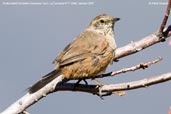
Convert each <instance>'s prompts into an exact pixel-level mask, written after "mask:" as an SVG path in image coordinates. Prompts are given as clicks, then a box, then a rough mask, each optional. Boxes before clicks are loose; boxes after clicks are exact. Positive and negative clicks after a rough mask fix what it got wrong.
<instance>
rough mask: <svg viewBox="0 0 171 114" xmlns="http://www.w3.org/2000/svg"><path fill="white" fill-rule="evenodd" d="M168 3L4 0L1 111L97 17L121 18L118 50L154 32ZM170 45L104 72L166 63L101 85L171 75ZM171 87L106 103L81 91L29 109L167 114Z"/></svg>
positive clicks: (109, 99)
mask: <svg viewBox="0 0 171 114" xmlns="http://www.w3.org/2000/svg"><path fill="white" fill-rule="evenodd" d="M166 3H167V0H129V1H125V0H107V1H106V0H67V1H62V0H60V1H59V0H36V1H35V0H4V1H3V0H0V90H1V95H0V112H1V111H3V110H4V109H5V108H6V107H8V106H9V105H10V104H11V103H13V102H14V101H16V100H17V99H18V98H20V97H22V96H23V95H24V94H25V93H26V89H27V88H28V87H29V86H31V85H32V84H33V83H35V82H36V81H37V80H39V79H40V78H41V76H43V75H44V74H46V73H48V72H49V71H51V70H53V68H54V65H53V64H51V63H52V61H53V60H54V58H55V57H56V55H57V54H58V53H59V52H60V51H61V50H62V49H63V48H64V47H65V46H66V45H67V44H68V43H69V42H71V41H72V39H73V38H74V37H76V36H77V35H78V34H79V33H80V32H81V31H83V30H84V29H85V28H86V27H87V26H88V24H89V22H90V21H91V20H92V19H93V18H94V17H95V16H97V15H99V14H103V13H106V14H109V15H112V16H114V17H120V18H121V20H120V21H119V22H118V23H117V24H116V25H115V34H116V41H117V46H118V47H121V46H124V45H126V44H128V43H130V42H131V41H137V40H140V39H141V38H143V37H145V36H147V35H150V34H152V33H154V32H156V31H157V30H158V29H159V26H160V24H161V22H162V19H163V16H164V14H165V9H166V6H167V4H166ZM169 22H170V19H169V21H168V23H169ZM169 24H170V23H169ZM168 42H169V39H168V40H166V42H162V43H159V44H156V45H154V46H152V47H150V48H147V49H145V50H143V51H141V52H139V53H136V54H133V55H130V56H127V57H124V58H122V59H120V60H119V62H117V63H114V64H113V65H112V66H110V67H109V68H108V69H107V71H106V72H109V71H116V70H119V69H122V68H126V67H130V66H133V65H136V64H139V63H141V62H147V61H152V60H154V59H156V58H158V57H159V56H162V57H163V58H164V60H163V61H161V62H160V63H157V64H155V65H152V66H150V67H149V68H148V69H145V70H138V71H135V72H130V73H126V74H121V75H118V76H116V77H107V78H103V79H100V81H102V82H106V83H113V84H115V83H122V82H129V81H135V80H140V79H143V78H148V77H151V76H156V75H160V74H164V73H167V72H170V71H171V69H170V68H171V63H170V58H171V53H170V50H171V47H170V46H169V45H168ZM89 82H90V83H91V81H89ZM170 88H171V82H170V81H168V82H165V83H161V84H158V85H154V86H151V87H148V88H142V89H136V90H131V91H126V95H125V96H123V97H120V96H118V95H112V96H108V97H105V98H104V100H101V99H100V98H99V97H97V96H95V95H92V94H87V93H82V92H71V91H68V92H56V93H53V94H50V95H48V96H47V97H46V98H44V99H42V100H40V101H39V102H38V103H36V104H35V105H33V106H31V107H30V108H29V109H28V110H27V111H28V112H29V113H30V114H36V113H37V114H41V113H42V114H46V113H63V114H67V113H71V114H73V113H78V114H79V113H81V114H88V113H95V114H104V113H107V114H113V113H118V114H137V113H138V114H167V112H168V110H169V107H170V105H171V101H170V98H171V91H170Z"/></svg>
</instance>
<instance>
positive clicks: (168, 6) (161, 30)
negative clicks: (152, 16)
mask: <svg viewBox="0 0 171 114" xmlns="http://www.w3.org/2000/svg"><path fill="white" fill-rule="evenodd" d="M170 8H171V0H168V5H167V8H166V14H165V16H164V18H163V21H162V24H161V25H160V29H159V33H163V29H164V28H165V26H166V23H167V20H168V17H169V15H170Z"/></svg>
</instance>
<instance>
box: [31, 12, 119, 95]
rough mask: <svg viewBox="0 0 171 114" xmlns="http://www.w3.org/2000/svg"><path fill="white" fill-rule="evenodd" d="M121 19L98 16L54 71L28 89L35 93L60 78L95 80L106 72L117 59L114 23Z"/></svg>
mask: <svg viewBox="0 0 171 114" xmlns="http://www.w3.org/2000/svg"><path fill="white" fill-rule="evenodd" d="M118 20H120V18H113V17H112V16H110V15H107V14H102V15H99V16H97V17H95V18H94V19H93V20H92V21H91V22H90V24H89V26H88V28H86V29H85V30H84V31H83V32H82V33H81V34H80V35H78V36H77V37H76V38H75V39H74V40H73V41H72V42H71V43H70V44H68V45H67V46H66V47H65V48H64V50H63V51H62V52H61V53H60V54H59V55H58V56H57V57H56V58H55V60H54V61H53V63H54V64H55V70H53V71H52V72H50V73H49V74H47V75H45V76H44V77H43V78H42V79H41V80H40V81H38V82H37V83H35V84H34V85H33V86H32V87H30V88H29V93H34V92H36V91H37V90H39V89H41V88H42V87H44V86H45V85H46V84H48V83H49V82H51V81H52V80H53V79H55V78H56V77H58V76H59V75H63V76H64V78H65V79H79V80H80V79H83V78H90V79H91V78H93V76H95V75H97V74H100V73H101V72H103V71H105V69H106V68H107V66H108V65H109V64H110V63H112V62H113V58H114V57H115V49H116V43H115V39H114V24H115V22H117V21H118Z"/></svg>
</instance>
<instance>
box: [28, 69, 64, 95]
mask: <svg viewBox="0 0 171 114" xmlns="http://www.w3.org/2000/svg"><path fill="white" fill-rule="evenodd" d="M60 74H61V73H60V70H53V71H51V72H50V73H48V74H47V75H45V76H43V77H42V79H41V80H39V81H38V82H37V83H35V84H34V85H32V86H31V87H30V88H28V92H29V93H34V92H36V91H38V90H39V89H41V88H42V87H44V86H45V85H47V84H48V83H49V82H51V81H52V80H53V79H55V78H56V77H58V76H59V75H60Z"/></svg>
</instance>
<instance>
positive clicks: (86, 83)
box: [73, 79, 88, 90]
mask: <svg viewBox="0 0 171 114" xmlns="http://www.w3.org/2000/svg"><path fill="white" fill-rule="evenodd" d="M82 80H83V81H84V83H85V85H88V82H87V81H86V80H85V79H79V80H78V81H77V82H76V83H75V85H74V88H73V90H75V87H76V86H78V85H79V83H80V82H81V81H82Z"/></svg>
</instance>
